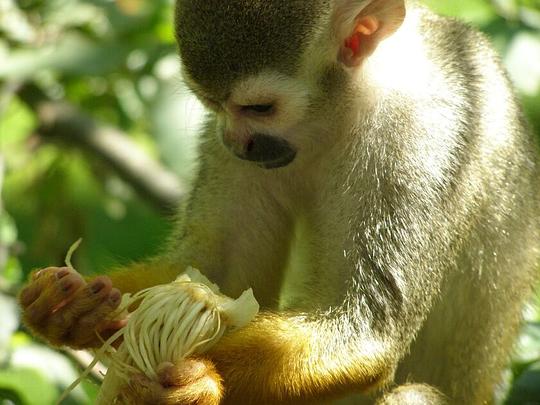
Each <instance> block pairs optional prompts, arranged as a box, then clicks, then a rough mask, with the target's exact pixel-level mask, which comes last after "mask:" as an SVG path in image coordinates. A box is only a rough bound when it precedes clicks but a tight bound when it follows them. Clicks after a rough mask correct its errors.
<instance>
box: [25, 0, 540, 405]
mask: <svg viewBox="0 0 540 405" xmlns="http://www.w3.org/2000/svg"><path fill="white" fill-rule="evenodd" d="M175 27H176V34H177V39H178V45H179V51H180V55H181V60H182V65H183V75H184V77H185V80H186V82H187V84H188V86H189V87H190V88H191V89H192V91H193V92H194V93H195V94H196V95H197V96H198V97H199V98H200V100H201V101H202V102H203V103H204V104H205V106H206V107H207V108H208V119H207V122H206V125H205V129H204V131H203V133H202V134H201V139H200V147H199V152H200V161H199V167H198V176H197V178H196V181H195V182H194V185H193V189H192V191H191V194H190V196H189V198H187V199H186V201H185V202H184V203H183V206H182V208H181V212H180V216H179V217H180V221H179V223H178V226H177V230H176V232H175V234H174V236H173V237H172V238H171V241H170V247H169V251H168V254H166V255H164V256H163V257H160V258H156V259H154V260H150V261H148V262H146V263H142V264H135V265H133V266H129V267H128V268H125V269H120V270H118V271H114V272H111V273H110V275H109V276H100V277H97V278H95V279H94V280H89V281H86V280H84V279H83V278H81V276H79V275H78V274H77V273H75V272H73V271H72V270H69V269H66V268H48V269H45V270H41V271H39V272H37V273H34V275H33V276H32V280H31V281H30V283H29V284H28V286H27V287H26V288H25V289H24V290H23V291H22V292H21V295H20V302H21V305H22V307H23V309H24V312H23V316H24V319H25V322H26V324H27V325H28V326H29V327H30V328H31V329H32V330H33V331H34V332H35V333H36V334H38V335H40V336H42V337H44V338H45V339H47V340H48V341H49V342H50V343H51V344H54V345H70V346H72V347H75V348H82V347H91V346H95V345H98V344H99V342H100V341H99V339H98V338H97V336H96V333H95V331H96V330H97V331H98V332H100V333H102V334H104V335H107V334H108V333H110V332H111V331H114V330H115V329H116V328H119V327H121V322H116V323H110V322H106V321H104V320H103V319H104V318H106V315H107V314H108V313H110V312H111V311H112V310H113V309H114V308H116V307H117V306H118V303H119V300H120V292H128V291H137V290H140V289H142V288H146V287H149V286H152V285H155V284H158V283H165V282H169V281H171V280H173V279H174V278H175V276H176V275H177V274H178V273H179V272H182V271H183V270H184V269H185V268H186V267H187V266H190V265H191V266H194V267H196V268H199V269H201V271H203V272H204V273H205V274H206V275H207V276H208V277H209V278H210V279H211V280H213V281H214V282H216V283H217V284H219V285H220V287H221V289H222V291H223V292H224V293H225V294H227V295H230V296H237V295H239V293H240V292H241V291H243V290H245V289H246V288H248V287H253V289H254V292H255V296H256V298H257V300H258V301H259V303H260V304H261V307H262V308H263V312H262V314H261V315H260V316H259V317H258V318H257V319H256V320H255V321H254V322H252V323H251V324H250V325H248V326H247V327H246V328H245V329H242V330H240V331H237V332H233V333H231V334H230V335H228V336H226V337H225V338H224V339H223V340H222V341H220V343H218V345H216V346H215V348H214V349H212V350H211V351H210V352H209V353H207V354H206V355H205V356H204V357H199V358H193V359H190V361H188V362H187V363H184V364H182V365H170V364H169V365H166V366H164V367H163V369H162V373H161V374H160V379H161V380H160V381H161V384H158V383H155V382H150V381H146V380H145V379H144V378H143V377H140V376H139V377H137V378H134V381H135V383H133V384H132V386H130V387H128V393H127V394H126V397H129V396H130V395H131V398H132V399H131V401H132V402H133V403H148V404H151V403H152V404H155V403H159V404H217V403H227V404H293V403H294V404H315V403H329V404H333V403H336V404H338V403H339V404H345V403H354V404H362V403H373V402H379V403H380V404H408V403H411V404H412V403H414V404H443V403H447V402H448V403H456V404H483V403H486V402H490V401H491V400H492V399H493V390H494V386H495V385H496V384H497V383H498V382H499V380H500V379H501V370H502V369H503V368H504V366H505V364H506V362H507V360H508V356H509V352H510V350H511V347H512V343H513V341H514V338H515V336H516V334H517V332H518V328H519V325H520V318H521V315H520V314H521V310H522V306H523V304H524V302H525V300H526V299H527V297H529V293H530V292H531V290H532V285H533V283H534V281H535V271H536V269H537V266H538V264H539V257H540V252H539V247H540V166H539V161H538V151H537V149H536V146H535V145H534V144H533V138H532V136H531V134H530V133H529V132H528V131H527V128H526V123H525V120H524V117H523V114H522V112H521V109H520V107H519V105H518V103H517V102H516V99H515V96H514V94H513V92H512V90H511V86H510V84H509V82H508V80H507V78H506V75H505V73H504V71H503V69H502V68H501V65H500V63H499V60H498V57H497V56H496V55H495V53H494V51H493V50H492V48H491V46H490V45H489V44H488V42H487V40H486V39H485V38H484V36H482V35H481V34H479V33H477V32H476V31H474V30H472V29H470V28H469V27H467V26H464V25H463V24H461V23H459V22H457V21H454V20H451V19H447V18H442V17H438V16H436V15H434V14H432V13H431V12H429V11H427V10H425V9H423V8H421V7H418V6H416V5H414V4H412V3H408V2H406V1H403V0H312V1H309V2H307V1H297V0H227V1H223V0H178V1H177V4H176V24H175ZM347 401H348V402H347Z"/></svg>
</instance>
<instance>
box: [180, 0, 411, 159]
mask: <svg viewBox="0 0 540 405" xmlns="http://www.w3.org/2000/svg"><path fill="white" fill-rule="evenodd" d="M403 16H404V5H403V0H310V1H305V0H177V3H176V24H175V26H176V36H177V41H178V45H179V51H180V56H181V60H182V64H183V74H184V77H185V80H186V83H187V85H188V86H189V87H190V88H191V89H192V90H193V92H194V93H195V94H196V95H197V96H198V97H199V99H200V100H201V101H202V102H203V104H204V105H206V107H207V108H209V109H210V110H212V111H213V112H214V113H215V114H216V116H217V122H218V124H219V128H220V129H221V130H220V135H221V137H222V140H223V142H224V144H225V145H226V146H227V147H228V148H229V149H230V150H231V151H232V152H233V153H234V154H235V155H236V156H237V157H239V158H241V159H244V160H248V161H252V162H255V163H256V164H258V165H259V166H262V167H264V168H278V167H283V166H287V165H288V164H289V163H291V162H292V161H293V160H295V157H296V155H297V153H302V152H303V151H307V150H311V149H313V148H310V147H309V146H308V145H309V143H310V142H313V143H316V142H319V141H320V140H317V139H312V138H313V133H321V132H324V131H321V130H320V129H321V128H323V129H324V128H326V129H328V130H329V131H328V132H331V127H332V125H331V124H332V121H335V119H333V118H335V114H339V111H340V108H339V107H340V105H343V101H344V99H345V100H347V98H346V96H345V95H346V94H347V89H349V88H350V85H349V84H350V82H351V81H352V77H353V76H355V72H356V71H357V70H358V69H359V68H360V66H361V64H362V61H363V60H364V59H365V58H366V57H367V56H369V55H370V54H371V53H372V52H373V50H374V49H375V47H376V45H377V44H378V42H379V41H380V40H381V39H382V38H384V37H385V36H387V35H388V34H389V33H390V32H393V31H394V30H395V29H396V28H397V27H398V26H399V25H400V24H401V21H402V20H403ZM315 128H317V129H318V131H314V129H315Z"/></svg>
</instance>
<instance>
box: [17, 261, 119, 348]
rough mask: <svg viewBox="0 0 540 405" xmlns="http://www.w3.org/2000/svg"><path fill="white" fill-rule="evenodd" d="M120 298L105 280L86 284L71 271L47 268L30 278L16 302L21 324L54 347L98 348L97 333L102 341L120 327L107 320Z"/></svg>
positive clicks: (115, 321) (63, 268)
mask: <svg viewBox="0 0 540 405" xmlns="http://www.w3.org/2000/svg"><path fill="white" fill-rule="evenodd" d="M121 298H122V295H121V293H120V291H119V290H118V289H116V288H113V287H112V282H111V280H110V279H109V277H106V276H99V277H96V278H94V279H93V280H91V281H90V282H88V283H87V282H86V281H85V280H84V279H83V277H82V276H81V275H80V274H79V273H77V272H76V271H75V270H73V269H70V268H68V267H61V268H59V267H49V268H46V269H43V270H39V271H36V272H34V273H33V274H32V275H31V278H30V282H29V283H28V285H27V286H26V287H25V288H24V289H23V290H22V291H21V293H20V295H19V302H20V304H21V307H22V309H23V315H22V317H23V321H24V323H25V324H26V326H27V327H28V328H29V329H30V330H32V331H33V332H34V333H35V334H36V335H38V336H40V337H42V338H43V339H45V340H46V341H48V342H49V343H50V344H52V345H54V346H64V345H66V346H70V347H73V348H75V349H83V348H90V347H98V346H100V345H101V340H100V339H99V337H98V335H97V333H99V334H100V335H101V336H102V337H103V338H104V339H106V338H108V337H109V336H110V335H111V334H112V333H114V331H115V330H117V329H119V328H121V327H122V326H124V322H123V321H117V320H114V321H113V320H110V319H108V315H110V314H111V313H112V312H113V311H114V310H115V309H116V308H117V307H118V305H119V304H120V301H121Z"/></svg>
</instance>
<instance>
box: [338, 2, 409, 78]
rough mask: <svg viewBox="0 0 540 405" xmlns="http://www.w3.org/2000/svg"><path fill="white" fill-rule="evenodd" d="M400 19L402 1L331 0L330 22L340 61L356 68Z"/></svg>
mask: <svg viewBox="0 0 540 405" xmlns="http://www.w3.org/2000/svg"><path fill="white" fill-rule="evenodd" d="M404 18H405V1H404V0H335V2H334V18H333V23H334V32H335V34H336V35H337V38H338V40H339V44H340V45H339V54H338V57H339V60H340V62H342V63H343V64H344V65H346V66H349V67H354V66H358V65H360V64H361V63H362V61H363V60H364V59H365V58H366V57H367V56H369V55H371V53H372V52H373V51H374V50H375V49H376V48H377V45H378V44H379V43H380V41H382V40H383V39H384V38H386V37H388V36H389V35H391V34H392V33H394V32H395V31H396V30H397V29H398V28H399V27H400V26H401V24H402V23H403V20H404Z"/></svg>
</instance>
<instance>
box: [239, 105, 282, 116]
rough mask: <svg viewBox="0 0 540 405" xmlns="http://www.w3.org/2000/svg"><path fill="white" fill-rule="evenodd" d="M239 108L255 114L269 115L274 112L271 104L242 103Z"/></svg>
mask: <svg viewBox="0 0 540 405" xmlns="http://www.w3.org/2000/svg"><path fill="white" fill-rule="evenodd" d="M240 110H241V111H242V112H245V113H252V114H255V115H261V116H265V115H271V114H272V113H273V112H274V105H273V104H251V105H242V106H240Z"/></svg>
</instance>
